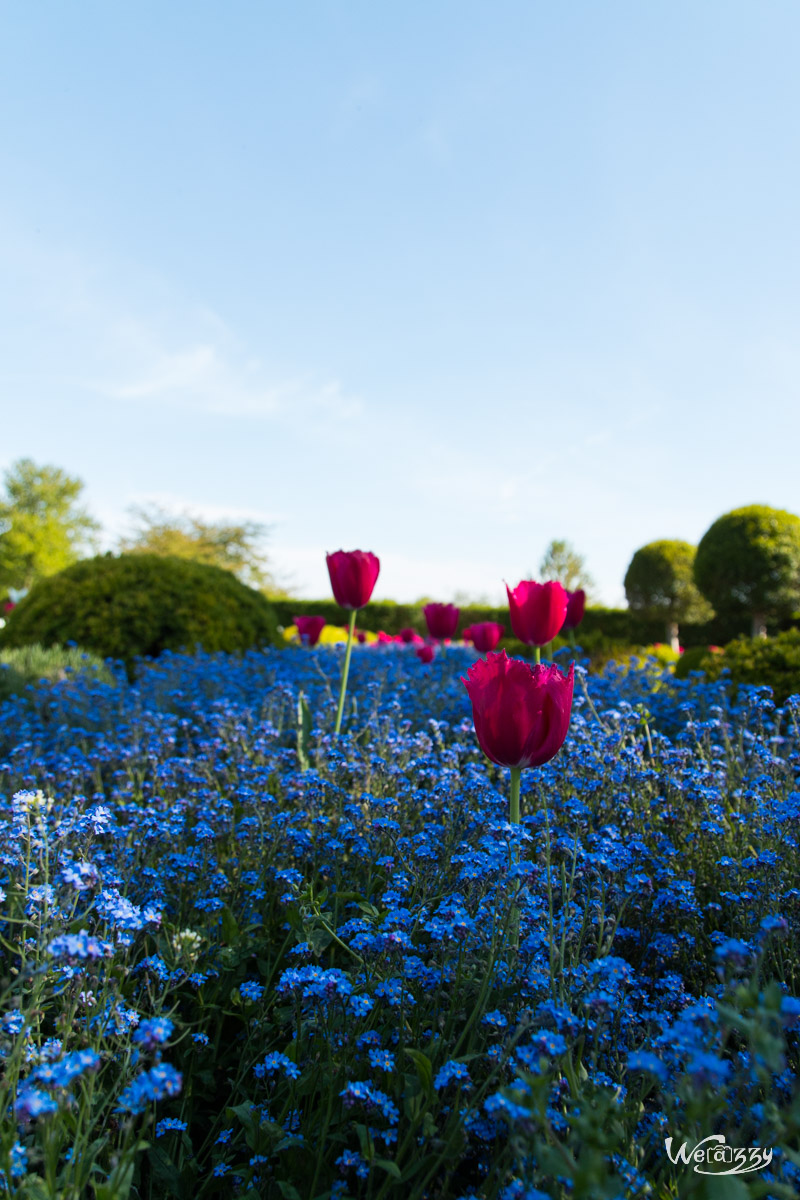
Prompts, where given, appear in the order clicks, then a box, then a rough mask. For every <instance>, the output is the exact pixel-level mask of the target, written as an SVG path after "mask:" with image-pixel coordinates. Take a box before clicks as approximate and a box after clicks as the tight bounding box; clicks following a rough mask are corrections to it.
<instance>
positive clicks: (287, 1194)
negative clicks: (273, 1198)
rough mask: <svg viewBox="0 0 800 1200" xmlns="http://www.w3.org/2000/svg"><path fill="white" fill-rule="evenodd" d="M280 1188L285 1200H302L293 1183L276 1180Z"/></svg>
mask: <svg viewBox="0 0 800 1200" xmlns="http://www.w3.org/2000/svg"><path fill="white" fill-rule="evenodd" d="M276 1182H277V1184H278V1187H279V1188H280V1189H281V1195H282V1196H283V1200H300V1193H299V1192H298V1190H297V1188H296V1187H295V1186H294V1184H292V1183H286V1181H285V1180H284V1179H278V1180H276Z"/></svg>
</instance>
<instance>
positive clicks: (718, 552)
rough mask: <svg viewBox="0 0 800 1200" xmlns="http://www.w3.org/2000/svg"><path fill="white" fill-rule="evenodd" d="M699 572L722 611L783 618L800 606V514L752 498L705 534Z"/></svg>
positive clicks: (703, 589)
mask: <svg viewBox="0 0 800 1200" xmlns="http://www.w3.org/2000/svg"><path fill="white" fill-rule="evenodd" d="M694 577H695V581H696V583H697V586H698V587H699V589H700V591H701V592H702V593H703V595H704V596H705V597H706V598H707V599H708V600H709V601H710V603H711V604H712V605H713V607H714V609H715V610H716V611H717V612H718V613H720V614H722V615H725V614H734V615H736V614H747V615H749V616H752V617H764V618H767V619H771V620H773V621H774V620H779V619H781V618H784V617H787V616H789V615H790V614H791V613H792V612H794V611H795V610H796V609H798V608H800V517H797V516H795V514H794V513H790V512H784V511H783V510H782V509H777V508H767V507H766V506H765V505H761V504H752V505H750V506H748V507H746V508H737V509H734V510H733V512H729V513H726V514H725V515H724V516H722V517H719V518H718V520H716V521H715V522H714V524H713V525H712V526H711V528H710V529H708V530H707V531H706V533H704V534H703V537H702V538H701V539H700V544H699V546H698V547H697V554H696V556H695V563H694Z"/></svg>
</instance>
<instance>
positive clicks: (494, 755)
mask: <svg viewBox="0 0 800 1200" xmlns="http://www.w3.org/2000/svg"><path fill="white" fill-rule="evenodd" d="M573 676H574V665H570V668H569V674H568V675H564V674H563V673H562V671H561V670H560V669H559V668H558V667H557V666H555V665H553V666H542V665H541V664H539V663H537V664H536V665H535V666H531V665H530V663H526V662H523V661H522V660H521V659H518V658H508V656H507V655H506V652H505V650H503V651H502V652H501V653H500V654H488V655H487V656H486V658H485V659H484V658H479V659H478V661H477V662H475V663H473V665H472V666H471V667H470V669H469V671H468V672H467V677H466V679H464V678H463V676H462V683H463V684H464V685H465V687H466V689H467V692H468V693H469V698H470V700H471V701H472V719H473V721H474V722H475V732H476V734H477V735H478V741H479V743H480V746H481V749H482V750H483V752H484V754H485V755H486V757H487V758H490V759H491V760H492V762H495V763H498V765H499V766H502V767H510V768H511V794H510V797H509V813H508V819H509V822H510V824H512V825H519V823H520V809H519V780H520V774H521V772H522V771H523V770H524V769H525V767H540V766H541V765H542V764H543V763H546V762H548V761H549V760H550V759H551V758H552V757H553V756H554V755H555V754H557V753H558V751H559V750H560V748H561V746H562V745H563V743H564V739H565V738H566V736H567V730H568V729H569V720H570V715H571V711H572V688H573V682H574V679H573ZM517 861H518V860H517V850H516V847H512V850H511V853H510V865H511V866H512V867H513V866H514V865H515V864H516V862H517ZM511 941H512V945H513V946H514V947H516V946H518V944H519V910H518V909H516V908H515V909H514V911H513V912H512V916H511Z"/></svg>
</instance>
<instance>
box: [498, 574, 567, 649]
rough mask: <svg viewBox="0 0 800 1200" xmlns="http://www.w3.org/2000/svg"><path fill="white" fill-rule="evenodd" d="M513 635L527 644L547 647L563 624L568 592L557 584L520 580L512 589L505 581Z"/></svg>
mask: <svg viewBox="0 0 800 1200" xmlns="http://www.w3.org/2000/svg"><path fill="white" fill-rule="evenodd" d="M506 592H507V593H508V611H509V616H510V617H511V628H512V629H513V631H514V636H515V637H518V638H519V640H520V641H521V642H525V644H526V645H528V646H546V645H547V644H548V642H552V640H553V638H554V637H555V636H556V634H557V633H558V632H559V630H560V629H561V627H562V625H563V624H564V618H565V616H566V615H567V592H566V589H565V588H563V587H562V586H561V584H560V583H556V582H554V581H551V582H550V583H533V582H531V581H530V580H523V582H522V583H518V584H517V586H516V587H515V588H514V590H513V592H512V591H511V588H510V587H509V586H508V584H506Z"/></svg>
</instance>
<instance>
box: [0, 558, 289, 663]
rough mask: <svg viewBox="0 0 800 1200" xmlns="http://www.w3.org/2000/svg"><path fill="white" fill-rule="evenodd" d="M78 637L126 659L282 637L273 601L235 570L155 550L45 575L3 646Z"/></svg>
mask: <svg viewBox="0 0 800 1200" xmlns="http://www.w3.org/2000/svg"><path fill="white" fill-rule="evenodd" d="M68 642H77V644H78V645H79V646H81V647H82V648H83V649H85V650H90V651H93V652H94V653H95V654H98V655H100V656H101V657H102V658H116V659H121V660H122V661H123V662H124V663H125V665H126V667H127V669H128V673H129V675H130V674H131V673H132V667H133V660H134V659H135V658H137V657H139V656H146V657H150V658H155V657H156V656H157V655H159V654H160V653H161V652H162V651H163V650H193V649H194V648H195V646H198V645H200V646H202V647H203V649H205V650H208V651H215V650H225V651H229V652H230V651H237V650H247V649H249V647H251V646H262V645H267V644H277V643H278V631H277V619H276V617H275V614H274V612H273V610H272V607H271V605H270V603H269V601H268V600H267V599H266V598H265V597H264V596H263V595H262V594H261V593H260V592H257V591H255V590H254V589H253V588H249V587H246V586H245V584H243V583H239V581H238V580H237V579H235V578H234V576H233V575H231V573H230V572H229V571H223V570H222V569H221V568H220V567H210V566H206V565H205V564H203V563H196V562H191V561H189V560H187V559H182V558H167V557H162V556H160V555H156V554H124V555H121V556H119V557H116V556H114V555H112V554H106V555H101V556H100V557H98V558H90V559H85V560H84V561H82V562H79V563H75V565H74V566H71V567H68V568H67V569H66V570H65V571H60V572H59V573H58V574H57V575H50V576H48V577H47V578H46V579H43V580H41V581H40V582H39V583H37V584H36V585H35V587H33V588H32V589H31V591H30V592H29V593H28V595H27V596H26V597H25V598H24V599H23V600H21V601H20V603H19V604H18V605H17V607H16V608H15V609H14V611H13V612H12V613H10V614H9V618H8V622H7V624H6V627H5V629H3V630H1V631H0V647H6V646H8V647H11V646H25V645H30V644H31V643H39V644H40V645H42V646H54V645H65V644H66V643H68Z"/></svg>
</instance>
